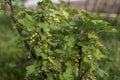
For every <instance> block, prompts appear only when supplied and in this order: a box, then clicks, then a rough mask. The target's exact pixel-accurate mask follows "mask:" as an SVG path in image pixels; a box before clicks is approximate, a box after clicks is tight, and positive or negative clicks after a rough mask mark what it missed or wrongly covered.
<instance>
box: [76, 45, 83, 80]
mask: <svg viewBox="0 0 120 80" xmlns="http://www.w3.org/2000/svg"><path fill="white" fill-rule="evenodd" d="M78 54H79V57H80V59H79V65H78V69H79V70H78V77H77V80H81V79H82V78H81V75H80V71H81V63H82V47H81V46H80V47H79V52H78Z"/></svg>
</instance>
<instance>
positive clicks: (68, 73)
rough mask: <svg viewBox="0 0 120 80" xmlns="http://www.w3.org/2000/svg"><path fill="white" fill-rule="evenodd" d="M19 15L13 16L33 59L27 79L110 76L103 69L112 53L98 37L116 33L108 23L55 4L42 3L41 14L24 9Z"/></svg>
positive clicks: (77, 79) (92, 79) (48, 0)
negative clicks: (100, 34) (104, 33)
mask: <svg viewBox="0 0 120 80" xmlns="http://www.w3.org/2000/svg"><path fill="white" fill-rule="evenodd" d="M10 6H12V5H10ZM18 10H20V9H18ZM11 13H13V12H12V11H11ZM15 14H16V15H15V16H14V15H11V16H12V17H13V18H12V20H13V25H14V27H15V28H16V29H17V30H18V32H19V34H20V36H21V39H20V40H21V41H23V43H24V44H25V46H26V50H28V58H30V59H31V62H30V65H29V66H27V67H26V70H27V71H26V72H27V73H26V79H30V80H96V79H97V77H104V76H108V73H107V72H105V71H104V70H103V69H102V68H101V66H102V65H101V62H102V61H108V59H109V58H108V54H107V53H108V52H107V50H106V48H105V47H104V45H103V44H102V42H101V40H100V38H99V36H98V34H99V33H101V32H109V31H110V32H111V31H115V29H114V28H113V27H112V26H110V24H109V23H108V22H106V21H104V20H102V18H100V17H96V16H91V15H89V13H87V12H86V11H81V12H79V11H77V10H75V9H72V8H65V9H63V8H61V7H60V6H59V4H53V3H52V2H51V0H43V1H41V2H38V9H37V10H30V9H26V8H22V9H21V10H20V11H18V12H17V13H15ZM23 43H21V44H23ZM32 58H34V59H32ZM12 66H15V65H12Z"/></svg>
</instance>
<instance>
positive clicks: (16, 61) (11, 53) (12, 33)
mask: <svg viewBox="0 0 120 80" xmlns="http://www.w3.org/2000/svg"><path fill="white" fill-rule="evenodd" d="M18 43H19V36H18V33H17V32H16V30H14V29H13V28H12V24H11V19H10V18H9V16H8V15H6V14H5V13H3V12H0V80H23V79H24V77H25V68H24V67H25V66H26V64H25V61H24V60H26V59H25V58H24V56H25V54H24V52H25V50H24V49H23V45H22V44H18ZM18 45H19V46H18ZM23 64H24V65H23Z"/></svg>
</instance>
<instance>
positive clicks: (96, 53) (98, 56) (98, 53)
mask: <svg viewBox="0 0 120 80" xmlns="http://www.w3.org/2000/svg"><path fill="white" fill-rule="evenodd" d="M94 55H95V57H96V59H98V60H100V59H101V52H100V50H99V49H96V51H95V53H94Z"/></svg>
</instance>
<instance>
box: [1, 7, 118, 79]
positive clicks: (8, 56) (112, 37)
mask: <svg viewBox="0 0 120 80" xmlns="http://www.w3.org/2000/svg"><path fill="white" fill-rule="evenodd" d="M5 7H6V6H4V8H5ZM5 9H6V8H5ZM16 9H17V8H16ZM104 19H105V20H106V21H108V22H109V23H111V25H113V26H114V27H115V28H116V29H117V32H116V33H102V35H101V38H102V40H103V43H104V44H105V46H106V47H107V48H108V51H109V52H110V54H109V57H110V58H111V62H107V63H106V62H103V66H102V67H103V68H104V70H106V71H108V73H109V75H110V76H109V77H104V78H102V79H101V78H98V79H97V80H120V20H117V21H115V18H114V17H112V18H111V17H105V18H104ZM19 38H20V36H19V35H18V33H17V31H16V30H15V29H13V27H12V24H11V20H10V17H9V15H7V14H6V13H4V12H2V11H1V12H0V80H23V79H24V77H25V74H26V70H25V66H26V65H27V63H26V59H25V58H26V54H25V53H26V51H25V49H24V47H23V46H24V45H22V44H19V43H20V40H19Z"/></svg>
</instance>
